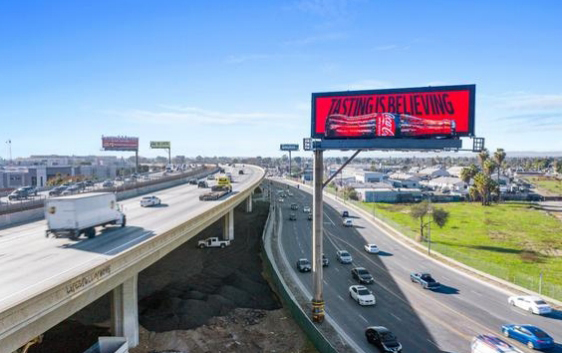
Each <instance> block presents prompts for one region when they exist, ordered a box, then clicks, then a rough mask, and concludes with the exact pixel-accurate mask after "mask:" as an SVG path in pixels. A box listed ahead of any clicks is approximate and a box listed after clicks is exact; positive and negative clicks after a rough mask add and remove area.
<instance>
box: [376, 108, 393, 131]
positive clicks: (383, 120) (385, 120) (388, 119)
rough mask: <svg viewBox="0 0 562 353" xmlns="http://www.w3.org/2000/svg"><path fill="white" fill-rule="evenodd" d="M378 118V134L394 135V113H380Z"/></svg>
mask: <svg viewBox="0 0 562 353" xmlns="http://www.w3.org/2000/svg"><path fill="white" fill-rule="evenodd" d="M377 120H378V121H377V135H378V136H394V130H395V129H394V115H392V114H389V113H383V114H380V115H379V119H377Z"/></svg>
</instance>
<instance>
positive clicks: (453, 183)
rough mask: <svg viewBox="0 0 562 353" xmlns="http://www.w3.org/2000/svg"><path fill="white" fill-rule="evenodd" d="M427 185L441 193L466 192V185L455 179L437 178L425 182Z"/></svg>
mask: <svg viewBox="0 0 562 353" xmlns="http://www.w3.org/2000/svg"><path fill="white" fill-rule="evenodd" d="M427 185H428V186H430V187H432V188H435V189H438V190H441V191H445V190H448V191H456V192H459V193H467V192H468V184H467V183H465V182H464V181H462V180H461V179H459V178H455V177H439V178H435V179H432V180H430V181H428V182H427Z"/></svg>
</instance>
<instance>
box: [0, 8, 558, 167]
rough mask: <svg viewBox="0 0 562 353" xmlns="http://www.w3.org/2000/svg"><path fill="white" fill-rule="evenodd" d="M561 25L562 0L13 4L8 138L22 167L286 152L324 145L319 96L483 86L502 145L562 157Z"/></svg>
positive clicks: (491, 130)
mask: <svg viewBox="0 0 562 353" xmlns="http://www.w3.org/2000/svg"><path fill="white" fill-rule="evenodd" d="M560 18H562V3H560V2H558V1H517V0H510V1H502V0H498V1H479V0H475V1H446V0H442V1H431V0H428V1H406V0H402V1H370V0H347V1H346V0H294V1H274V0H271V1H250V0H248V1H246V0H245V1H228V0H225V1H215V0H205V1H197V0H193V1H171V0H170V1H169V0H161V1H144V0H134V1H133V0H130V1H124V0H121V1H119V0H114V1H103V0H98V1H57V0H51V1H0V141H1V142H2V145H1V146H0V158H8V144H6V143H5V142H6V141H8V140H10V141H11V149H12V156H13V158H16V157H24V156H29V155H32V154H35V155H37V154H63V155H72V154H74V155H91V154H98V155H104V154H107V155H118V156H125V157H126V156H128V155H129V154H127V153H115V152H102V151H101V136H102V135H105V136H117V135H118V136H123V135H126V136H136V137H139V138H140V151H139V154H140V155H142V156H146V157H155V156H157V155H165V153H164V151H163V150H151V149H150V147H149V142H150V141H155V140H157V141H171V143H172V154H173V155H185V156H191V157H194V156H197V155H202V156H258V155H259V156H280V155H281V152H280V151H279V145H280V144H281V143H298V144H300V145H301V146H302V139H303V138H305V137H309V136H310V130H311V127H310V124H311V122H310V121H311V118H310V114H311V113H310V110H311V93H313V92H327V91H342V90H364V89H383V88H402V87H420V86H428V85H431V86H439V85H457V84H476V118H475V121H476V124H475V131H476V135H477V136H479V137H484V138H485V139H486V146H487V147H488V148H489V149H492V150H495V149H496V148H498V147H502V148H504V149H505V150H506V151H507V152H508V155H509V151H560V150H562V138H561V132H562V85H561V82H562V65H561V64H562V40H561V39H560V38H562V25H560ZM464 146H465V147H466V148H470V146H471V141H470V140H465V141H464ZM308 154H310V153H309V152H308ZM308 154H306V153H305V152H299V153H295V154H293V155H303V156H305V155H308ZM331 154H332V155H337V153H336V152H331ZM347 154H349V153H347Z"/></svg>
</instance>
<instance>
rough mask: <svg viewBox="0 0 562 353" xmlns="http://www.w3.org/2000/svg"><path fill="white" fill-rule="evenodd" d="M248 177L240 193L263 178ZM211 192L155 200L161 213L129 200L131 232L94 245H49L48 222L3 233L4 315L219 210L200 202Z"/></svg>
mask: <svg viewBox="0 0 562 353" xmlns="http://www.w3.org/2000/svg"><path fill="white" fill-rule="evenodd" d="M245 171H246V174H244V175H235V176H234V183H233V191H234V192H236V191H238V190H242V189H244V188H246V187H247V186H248V185H249V184H251V183H253V182H255V181H256V180H257V179H259V178H260V175H261V173H260V172H258V171H257V170H256V169H251V168H248V167H246V168H245ZM209 190H210V189H198V188H197V185H189V184H186V185H182V186H177V187H174V188H170V189H166V190H161V191H158V192H156V193H154V195H157V196H158V197H160V199H161V200H162V205H161V206H160V207H150V208H142V207H140V202H139V200H140V197H136V198H132V199H128V200H124V201H122V202H120V204H121V205H122V206H124V210H125V213H126V215H127V227H125V228H120V227H107V228H106V229H105V230H103V231H102V229H101V228H100V229H98V235H97V237H96V238H94V239H85V238H83V237H81V238H80V239H81V240H80V241H71V240H69V239H67V238H58V239H57V238H48V239H47V238H45V230H46V221H44V220H42V221H37V222H33V223H28V224H25V225H22V226H18V227H13V228H7V229H4V230H0V268H1V269H2V271H1V272H0V311H2V310H4V309H5V308H6V307H9V306H11V305H13V304H14V303H15V302H17V301H19V300H22V299H24V298H26V297H31V296H33V295H36V294H37V293H39V292H41V291H44V290H45V289H46V288H50V287H52V286H55V285H57V284H59V283H61V282H63V281H65V280H68V279H69V278H72V277H74V276H77V275H79V274H80V273H82V272H83V271H85V270H86V269H90V268H92V267H95V266H97V265H100V264H102V263H103V262H105V261H106V260H107V259H109V258H111V257H112V256H114V255H116V254H118V253H120V252H122V251H124V250H126V249H128V248H130V247H132V246H134V245H135V244H138V243H140V242H142V241H144V240H146V239H148V238H150V237H154V236H157V235H158V234H161V233H162V232H165V231H167V230H169V229H171V228H173V227H175V226H177V225H179V224H181V223H183V222H185V221H186V220H188V219H190V218H191V217H193V216H194V215H196V214H199V213H201V212H203V211H204V210H207V209H209V208H211V207H213V206H214V205H216V202H214V201H211V202H203V201H199V198H198V195H199V194H201V193H204V192H208V191H209ZM100 233H101V234H100Z"/></svg>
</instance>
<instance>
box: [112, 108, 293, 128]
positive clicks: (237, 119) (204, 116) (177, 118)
mask: <svg viewBox="0 0 562 353" xmlns="http://www.w3.org/2000/svg"><path fill="white" fill-rule="evenodd" d="M162 108H163V110H162V111H149V110H139V109H133V110H125V111H107V112H105V113H106V114H108V115H114V116H119V117H123V118H126V119H128V120H130V121H132V122H136V123H142V124H153V125H178V126H179V125H182V124H189V125H190V126H191V125H239V124H253V125H257V124H261V123H263V124H274V125H276V126H280V125H283V126H286V125H287V124H290V121H294V119H295V118H297V117H296V116H294V115H290V114H283V113H265V112H248V113H225V112H218V111H212V110H206V109H202V108H198V107H182V106H162Z"/></svg>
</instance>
